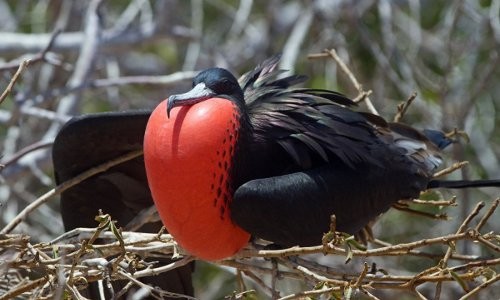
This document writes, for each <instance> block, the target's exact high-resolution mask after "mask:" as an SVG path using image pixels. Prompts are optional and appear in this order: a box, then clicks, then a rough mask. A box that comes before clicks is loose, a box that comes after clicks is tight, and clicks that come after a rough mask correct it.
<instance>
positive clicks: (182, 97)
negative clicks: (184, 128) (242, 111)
mask: <svg viewBox="0 0 500 300" xmlns="http://www.w3.org/2000/svg"><path fill="white" fill-rule="evenodd" d="M213 97H222V98H227V99H229V100H231V101H234V102H235V103H236V104H237V105H238V106H239V107H242V106H244V102H245V100H244V97H243V91H242V90H241V87H240V85H239V83H238V80H237V79H236V78H235V77H234V76H233V74H231V73H230V72H229V71H228V70H226V69H222V68H210V69H206V70H204V71H202V72H200V74H198V75H196V77H195V78H194V79H193V88H192V89H191V90H190V91H189V92H187V93H184V94H178V95H172V96H170V97H168V102H167V115H168V116H170V110H172V108H174V107H176V106H184V105H192V104H195V103H198V102H201V101H204V100H207V99H210V98H213Z"/></svg>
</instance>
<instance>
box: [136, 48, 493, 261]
mask: <svg viewBox="0 0 500 300" xmlns="http://www.w3.org/2000/svg"><path fill="white" fill-rule="evenodd" d="M278 63H279V56H275V57H272V58H270V59H268V60H266V61H264V62H263V63H262V64H261V65H260V66H258V67H256V68H255V69H254V70H253V71H250V72H249V73H247V74H245V75H243V76H242V77H241V79H240V81H238V80H237V79H236V78H235V77H234V76H233V75H232V74H231V73H230V72H229V71H227V70H225V69H221V68H210V69H207V70H205V71H202V72H201V73H200V74H198V75H197V76H196V77H195V78H194V80H193V88H192V90H190V91H189V92H187V93H185V94H180V95H172V96H170V97H169V98H168V100H165V101H163V102H162V103H160V104H159V105H158V106H157V108H156V109H155V110H154V111H153V113H152V115H151V117H150V119H149V121H148V125H147V127H146V134H145V137H144V161H145V166H146V173H147V177H148V182H149V186H150V188H151V193H152V195H153V199H154V201H155V204H156V207H157V209H158V212H159V214H160V217H161V219H162V221H163V223H164V225H165V226H166V228H167V230H168V231H169V232H170V233H171V234H172V235H173V236H174V237H175V239H176V240H177V241H178V242H179V244H180V245H181V246H182V247H184V248H185V249H186V250H187V251H188V252H190V253H192V254H193V255H195V256H197V257H200V258H202V259H207V260H217V259H223V258H225V257H228V256H231V255H233V254H234V253H236V252H237V251H238V250H239V249H241V248H242V247H243V246H245V244H246V243H247V242H248V240H249V237H250V235H254V236H257V237H259V238H263V239H265V240H269V241H272V242H274V243H275V244H277V245H280V246H294V245H301V246H309V245H317V244H320V242H321V238H322V235H323V234H324V233H325V232H327V231H328V228H329V225H330V220H331V215H335V217H336V225H337V227H336V228H337V230H338V231H343V232H347V233H351V234H354V233H356V232H357V231H359V230H360V229H361V228H362V227H363V226H365V225H366V224H367V223H368V222H369V221H370V220H372V219H374V218H375V217H377V216H378V215H379V214H381V213H383V212H385V211H386V210H388V209H389V208H390V207H391V205H392V204H394V203H395V202H396V201H398V200H400V199H409V198H416V197H418V196H419V193H420V192H421V191H423V190H425V189H427V188H428V187H439V186H445V185H447V186H451V185H452V184H451V183H449V182H448V183H446V182H441V181H435V180H432V175H433V173H434V171H435V170H436V169H437V168H438V166H439V165H440V163H441V161H442V159H441V157H440V154H439V153H440V147H441V148H443V147H445V146H446V145H448V144H449V143H450V142H451V141H450V140H448V139H447V138H446V136H445V135H444V134H442V133H440V132H438V131H434V130H428V131H425V132H423V133H421V132H419V131H418V130H416V129H414V128H412V127H410V126H407V125H404V124H401V123H390V122H386V121H385V120H384V119H383V118H381V117H379V116H376V115H373V114H370V113H364V112H356V111H354V110H353V107H354V106H355V103H354V102H353V101H352V100H350V99H348V98H347V97H345V96H343V95H341V94H339V93H337V92H334V91H329V90H322V89H311V88H300V87H297V86H296V85H297V84H299V83H302V82H303V81H305V79H306V78H305V77H304V76H300V75H291V76H285V77H283V78H279V77H278V75H279V74H281V71H280V70H279V69H278V67H277V66H278ZM426 134H427V135H426ZM475 184H476V185H477V184H486V185H488V184H497V185H498V182H497V181H496V182H480V183H478V182H476V183H475ZM468 185H470V183H468V182H455V183H453V186H454V187H466V186H468Z"/></svg>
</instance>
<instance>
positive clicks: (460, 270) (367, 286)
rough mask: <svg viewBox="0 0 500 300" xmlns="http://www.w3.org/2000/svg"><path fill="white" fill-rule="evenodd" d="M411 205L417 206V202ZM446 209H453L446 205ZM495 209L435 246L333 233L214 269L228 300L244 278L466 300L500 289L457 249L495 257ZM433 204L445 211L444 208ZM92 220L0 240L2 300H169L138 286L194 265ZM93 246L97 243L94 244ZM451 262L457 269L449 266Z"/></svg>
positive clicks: (170, 244)
mask: <svg viewBox="0 0 500 300" xmlns="http://www.w3.org/2000/svg"><path fill="white" fill-rule="evenodd" d="M415 201H416V203H417V204H422V202H421V201H419V200H415ZM432 202H433V201H429V203H428V205H435V204H436V203H432ZM434 202H435V201H434ZM450 203H454V201H453V200H452V201H450V202H449V203H448V204H450ZM499 203H500V200H499V199H497V200H495V201H493V203H491V204H490V205H488V206H489V207H488V209H487V210H486V212H484V213H482V214H481V210H482V209H483V208H484V207H485V204H484V203H483V202H480V203H479V204H477V205H476V207H475V208H474V210H473V211H472V212H470V214H469V215H468V217H467V218H466V219H465V220H464V221H463V223H462V224H461V226H460V227H459V228H458V229H457V230H456V232H454V233H449V234H445V235H440V236H436V237H433V238H427V239H422V240H417V241H413V242H409V243H401V244H397V245H389V244H386V243H383V242H381V241H379V240H376V239H374V240H372V241H371V242H370V245H371V246H372V247H370V249H366V248H365V247H364V246H362V245H360V244H359V243H358V242H357V241H356V240H355V239H354V238H353V237H352V236H346V235H344V234H341V233H338V232H330V233H328V234H326V235H325V238H324V241H323V245H318V246H316V247H292V248H288V249H280V250H259V249H256V247H250V248H247V249H244V250H242V251H240V252H239V253H238V254H237V255H236V256H235V257H233V258H231V259H227V260H223V261H219V262H217V264H219V265H221V266H227V267H231V268H234V269H235V270H236V271H237V272H236V275H237V276H238V277H239V279H240V280H239V283H240V286H239V289H238V290H237V291H235V293H234V294H233V295H230V297H232V298H240V297H243V296H247V295H248V294H251V293H253V292H254V291H253V290H248V289H247V288H246V286H245V281H244V280H243V278H244V277H247V278H250V279H251V280H253V281H254V282H255V283H256V284H257V285H258V286H260V287H261V288H262V289H263V290H264V292H265V293H268V294H270V295H272V296H273V297H275V298H280V299H300V298H304V297H314V296H319V295H328V296H329V297H332V298H334V299H335V298H342V297H344V298H347V299H349V298H351V297H352V296H353V295H356V294H359V293H361V294H364V295H366V296H367V297H368V298H369V299H378V298H377V297H376V296H375V294H376V292H377V291H381V290H407V291H409V292H411V293H415V294H417V295H419V296H421V297H422V299H424V298H425V297H423V296H422V295H421V293H420V292H419V287H420V286H422V285H424V284H425V283H431V284H434V285H436V290H438V289H439V290H440V289H441V286H442V285H443V284H449V283H452V282H453V283H455V284H458V285H460V287H461V288H462V289H463V297H462V299H468V298H470V297H472V296H473V295H477V294H478V293H480V292H481V291H482V290H485V289H488V287H489V286H490V285H492V284H493V283H495V282H497V281H499V279H500V275H499V274H496V272H495V267H498V266H499V265H500V258H498V257H496V258H495V257H494V258H482V257H476V256H470V255H461V254H460V253H458V251H457V250H456V247H455V245H456V243H457V242H459V241H463V242H467V243H475V244H479V245H480V247H485V248H489V249H490V250H492V251H493V252H494V253H497V254H498V253H499V252H500V246H499V245H498V242H499V235H498V234H499V233H498V232H483V231H482V229H483V226H484V225H485V224H486V223H487V222H488V220H489V218H490V217H491V216H492V215H493V213H494V212H495V210H496V209H497V207H498V204H499ZM437 204H439V205H446V203H444V202H438V203H437ZM399 205H403V204H399ZM404 205H407V203H405V204H404ZM96 220H97V221H98V222H99V225H98V226H97V227H96V228H79V229H75V230H72V231H70V232H67V233H64V234H63V235H61V236H59V237H58V238H56V239H54V240H53V241H50V242H46V243H38V244H32V243H31V242H30V239H31V237H30V236H28V235H26V234H2V235H1V236H0V255H1V260H2V267H0V273H1V274H0V291H1V296H0V299H10V298H14V297H21V298H26V299H52V298H58V299H60V298H61V296H65V298H66V297H72V298H74V299H83V296H81V295H80V292H79V291H80V290H81V289H83V288H86V287H87V286H88V284H89V283H91V282H95V281H100V282H101V284H103V286H104V288H106V287H110V285H109V284H106V283H109V282H111V281H113V280H128V281H129V284H128V285H126V286H125V288H123V289H122V290H120V291H113V294H114V295H115V296H116V297H117V298H119V296H120V295H123V294H124V293H125V292H126V291H127V290H129V289H130V288H131V287H136V288H137V287H139V288H142V289H145V290H147V291H148V292H149V293H151V294H152V295H154V296H156V297H158V298H161V297H164V296H172V294H171V293H169V292H168V291H162V290H159V289H157V288H155V287H152V286H148V285H145V284H144V283H141V282H140V281H139V280H138V279H139V278H141V277H144V276H151V275H155V274H161V273H163V272H167V271H169V270H172V269H174V268H177V267H181V266H183V265H185V264H188V263H189V262H191V261H193V260H194V257H192V256H189V255H187V254H185V253H184V252H183V251H182V249H179V247H178V246H177V244H176V242H175V241H174V240H173V239H172V237H171V236H170V235H169V234H164V233H162V232H159V233H158V234H151V233H138V232H121V231H120V230H119V229H118V228H116V226H115V225H114V222H113V221H112V218H111V216H109V215H100V216H98V217H96ZM98 238H99V240H100V241H99V244H96V243H95V241H96V240H97V239H98ZM436 245H440V246H441V247H439V249H442V250H441V252H436V251H431V252H428V251H427V249H430V248H432V247H433V246H436ZM308 254H320V255H325V256H337V257H342V258H343V259H344V260H345V263H346V264H349V263H350V261H351V260H353V259H356V258H359V259H358V260H360V259H361V260H369V259H370V258H373V257H383V258H386V259H401V258H408V257H415V256H416V257H428V258H433V259H436V260H437V261H438V263H437V264H436V265H434V266H432V267H429V268H425V269H422V270H421V271H419V272H416V273H414V274H409V275H404V276H402V275H400V274H399V272H398V271H401V270H390V269H387V268H384V266H383V265H376V264H375V263H373V264H371V265H369V264H368V263H366V262H365V263H364V265H363V266H362V267H361V268H359V269H357V270H354V271H351V272H346V271H341V270H338V269H335V268H332V267H328V266H325V265H322V264H320V263H318V262H317V261H316V260H314V259H311V258H307V257H308V256H304V255H308ZM159 257H165V258H174V259H176V260H175V262H173V263H171V264H168V265H158V264H155V263H154V262H146V261H144V259H145V258H159ZM452 260H453V262H456V263H453V264H452V263H451V261H452ZM266 278H268V279H269V280H266ZM282 280H295V281H297V282H305V283H306V286H307V287H309V288H308V289H307V290H304V291H301V292H299V293H294V294H289V295H283V294H281V293H280V291H279V290H278V289H277V282H278V281H282Z"/></svg>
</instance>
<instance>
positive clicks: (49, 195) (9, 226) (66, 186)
mask: <svg viewBox="0 0 500 300" xmlns="http://www.w3.org/2000/svg"><path fill="white" fill-rule="evenodd" d="M141 155H142V149H141V150H136V151H132V152H129V153H127V154H124V155H122V156H120V157H117V158H115V159H113V160H110V161H108V162H105V163H103V164H100V165H98V166H96V167H93V168H91V169H89V170H87V171H85V172H83V173H81V174H80V175H78V176H76V177H74V178H72V179H70V180H67V181H65V182H63V183H61V184H60V185H58V186H56V187H55V188H53V189H52V190H50V191H48V192H47V193H45V194H44V195H42V196H41V197H40V198H38V199H37V200H35V201H34V202H33V203H31V204H29V205H28V206H26V207H25V208H24V209H23V210H22V211H21V212H20V213H19V214H17V216H16V217H15V218H14V219H12V221H10V222H9V224H7V225H5V227H4V228H3V229H2V230H1V231H0V234H6V233H9V232H11V231H12V230H13V229H14V228H16V226H17V225H19V223H21V222H22V221H23V220H25V219H26V217H27V216H28V215H29V214H30V213H31V212H32V211H34V210H35V209H36V208H37V207H39V206H40V205H42V204H44V203H45V202H47V201H48V200H49V199H50V198H52V197H53V196H55V195H58V194H60V193H62V192H64V191H65V190H67V189H69V188H70V187H72V186H75V185H77V184H78V183H80V182H82V181H83V180H85V179H87V178H89V177H92V176H94V175H96V174H99V173H101V172H104V171H106V170H108V169H109V168H111V167H113V166H116V165H119V164H121V163H123V162H126V161H129V160H131V159H134V158H136V157H139V156H141Z"/></svg>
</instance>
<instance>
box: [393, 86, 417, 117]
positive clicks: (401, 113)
mask: <svg viewBox="0 0 500 300" xmlns="http://www.w3.org/2000/svg"><path fill="white" fill-rule="evenodd" d="M415 98H417V92H413V94H411V95H410V97H409V98H408V99H406V101H405V102H403V103H401V104H399V105H398V106H397V109H398V112H397V113H396V115H395V116H394V122H399V121H401V119H402V118H403V116H404V115H405V113H406V111H407V110H408V107H410V105H411V103H412V102H413V100H415Z"/></svg>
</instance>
